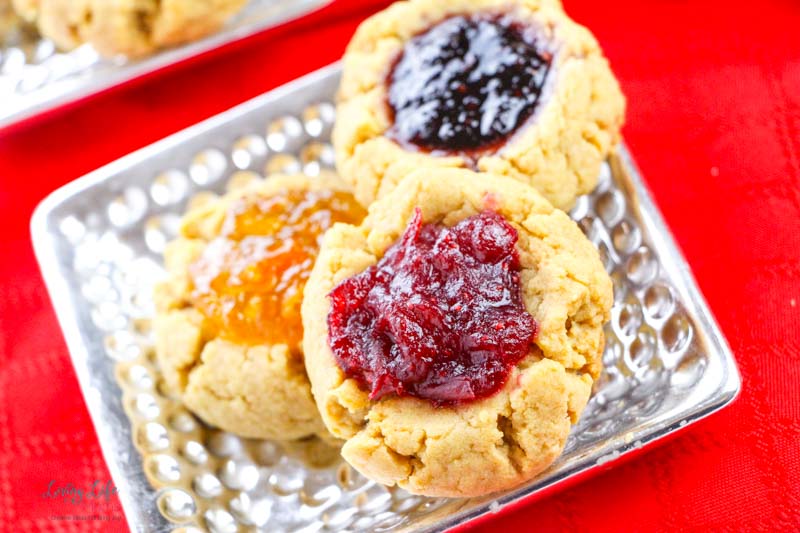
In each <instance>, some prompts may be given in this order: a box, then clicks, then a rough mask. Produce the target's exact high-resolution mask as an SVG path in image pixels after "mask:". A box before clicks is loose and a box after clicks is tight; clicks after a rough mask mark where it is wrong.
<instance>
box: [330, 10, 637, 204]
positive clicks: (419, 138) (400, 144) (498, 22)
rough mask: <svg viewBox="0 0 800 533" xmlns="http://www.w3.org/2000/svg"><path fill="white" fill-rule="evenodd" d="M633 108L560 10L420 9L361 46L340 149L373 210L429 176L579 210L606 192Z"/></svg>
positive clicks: (383, 22) (350, 75)
mask: <svg viewBox="0 0 800 533" xmlns="http://www.w3.org/2000/svg"><path fill="white" fill-rule="evenodd" d="M624 107H625V103H624V97H623V96H622V93H621V92H620V89H619V85H618V84H617V82H616V80H615V78H614V75H613V73H612V72H611V70H610V68H609V66H608V62H607V61H606V59H605V58H604V57H603V54H602V51H601V50H600V48H599V45H598V44H597V42H596V41H595V39H594V38H593V37H592V35H591V33H589V31H588V30H586V29H585V28H583V27H582V26H579V25H577V24H576V23H574V22H573V21H572V20H570V19H569V18H568V17H567V15H566V14H565V13H564V12H563V11H562V9H561V7H560V5H559V4H558V3H557V2H553V1H542V2H541V3H537V2H530V1H522V0H514V1H511V2H508V1H500V0H477V1H472V0H452V1H442V2H438V3H436V2H430V1H425V0H411V1H408V2H398V3H396V4H394V5H393V6H391V7H390V8H389V9H387V10H385V11H383V12H381V13H378V14H377V15H375V16H373V17H371V18H370V19H368V20H367V21H365V22H364V23H363V24H362V25H361V27H360V28H359V29H358V31H357V32H356V35H355V37H354V38H353V40H352V42H351V43H350V46H349V47H348V50H347V53H346V55H345V58H344V72H343V77H342V85H341V89H340V93H339V106H338V120H337V123H336V126H335V129H334V134H333V135H334V146H335V148H336V152H337V164H338V168H339V171H340V174H341V175H342V177H343V178H344V179H345V180H347V181H349V182H350V183H351V184H353V185H354V187H355V192H356V197H357V198H358V199H359V201H361V202H362V203H364V204H369V203H371V202H373V201H374V200H376V199H377V198H380V197H382V196H384V195H385V194H387V193H389V192H391V190H392V189H393V188H394V187H395V186H396V185H397V183H398V182H399V181H400V180H401V179H402V178H403V177H404V176H405V175H406V174H408V173H409V171H411V170H414V169H416V168H419V167H424V166H428V167H467V168H472V169H475V170H483V171H491V172H492V173H494V174H500V175H506V176H509V177H512V178H514V179H517V180H519V181H523V182H526V183H529V184H531V185H533V186H534V187H535V188H536V189H537V190H538V191H539V192H540V193H541V194H543V195H544V196H545V197H546V198H547V199H548V200H550V201H551V202H552V203H553V204H554V205H555V206H556V207H559V208H562V209H568V208H569V207H571V206H572V204H573V203H574V201H575V199H576V198H577V197H578V196H580V195H581V194H585V193H587V192H590V191H591V190H592V189H593V188H594V186H595V184H596V183H597V179H598V175H599V172H600V165H601V163H602V161H603V160H604V159H605V158H606V157H607V156H608V155H609V153H610V152H611V151H612V150H613V149H614V147H615V145H616V144H617V142H618V140H619V130H620V127H621V125H622V122H623V117H624Z"/></svg>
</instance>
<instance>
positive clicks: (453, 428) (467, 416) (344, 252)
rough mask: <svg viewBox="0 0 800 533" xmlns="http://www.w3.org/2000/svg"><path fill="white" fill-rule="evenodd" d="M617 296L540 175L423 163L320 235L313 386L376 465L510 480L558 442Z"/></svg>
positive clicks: (520, 477) (447, 481)
mask: <svg viewBox="0 0 800 533" xmlns="http://www.w3.org/2000/svg"><path fill="white" fill-rule="evenodd" d="M612 301H613V297H612V287H611V280H610V278H609V276H608V275H607V273H606V272H605V270H604V268H603V266H602V264H601V262H600V259H599V256H598V252H597V250H596V249H595V248H594V246H593V245H592V244H591V243H590V242H589V241H588V240H587V239H586V237H585V236H584V235H583V234H582V233H581V231H580V229H579V228H578V227H577V225H576V224H575V223H574V222H573V221H571V220H570V219H569V217H567V215H566V214H564V213H563V212H562V211H560V210H557V209H555V208H554V207H553V206H552V205H551V204H550V203H549V202H548V201H547V200H545V199H544V198H543V197H542V196H541V195H540V194H538V193H537V192H536V191H535V190H534V189H533V188H531V187H530V186H528V185H525V184H523V183H520V182H519V181H516V180H513V179H510V178H508V177H504V176H499V175H490V174H478V173H474V172H471V171H469V170H465V169H442V168H438V169H437V168H428V169H421V170H419V171H416V172H413V173H412V174H410V175H409V176H408V177H407V178H406V179H404V180H403V181H402V182H401V183H400V184H399V185H398V186H397V187H396V188H395V189H394V190H393V191H392V192H391V193H388V194H387V195H386V196H385V197H383V198H382V199H381V200H378V201H377V202H375V203H374V204H372V206H371V207H370V208H369V214H368V216H367V217H366V219H364V222H363V223H362V224H361V225H359V226H354V225H347V224H339V225H336V226H334V227H333V228H332V229H331V230H329V231H328V233H327V234H326V236H325V239H324V241H323V244H322V248H321V250H320V254H319V257H318V259H317V262H316V264H315V266H314V269H313V271H312V273H311V277H310V278H309V281H308V284H307V286H306V294H305V298H304V301H303V308H302V316H303V325H304V328H305V337H304V342H303V346H304V352H305V358H306V359H305V361H306V368H307V370H308V375H309V379H310V380H311V386H312V392H313V395H314V398H315V400H316V402H317V406H318V407H319V410H320V413H321V415H322V420H323V422H324V423H325V425H326V426H327V428H328V430H329V431H330V432H331V433H332V434H333V435H334V436H336V437H339V438H341V439H344V440H345V441H346V442H345V444H344V447H343V449H342V455H343V457H344V458H345V459H346V460H347V461H348V462H349V463H350V464H351V465H353V466H354V467H355V468H356V469H358V470H359V471H360V472H361V473H363V474H364V475H365V476H367V477H369V478H371V479H374V480H376V481H379V482H381V483H384V484H386V485H399V486H400V487H402V488H404V489H406V490H408V491H410V492H413V493H417V494H424V495H429V496H453V497H472V496H478V495H482V494H487V493H490V492H494V491H498V490H503V489H507V488H510V487H513V486H516V485H518V484H520V483H523V482H525V481H527V480H530V479H532V478H533V477H534V476H536V475H537V474H538V473H539V472H541V471H542V470H543V469H545V468H547V466H549V465H550V464H551V463H552V462H553V461H554V460H555V459H556V458H557V457H558V456H559V454H560V453H561V451H562V449H563V447H564V445H565V443H566V439H567V436H568V434H569V432H570V428H571V425H572V424H573V423H575V422H576V421H577V420H578V417H579V416H580V413H581V411H582V409H583V408H584V406H585V405H586V403H587V401H588V399H589V396H590V393H591V389H592V384H593V380H594V379H596V378H597V376H598V375H599V372H600V369H601V355H602V351H603V345H604V336H603V325H604V324H605V323H606V321H607V320H608V319H609V316H610V309H611V305H612Z"/></svg>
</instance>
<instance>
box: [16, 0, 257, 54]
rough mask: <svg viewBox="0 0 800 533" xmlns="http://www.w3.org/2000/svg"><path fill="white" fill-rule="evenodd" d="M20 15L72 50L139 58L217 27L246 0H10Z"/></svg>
mask: <svg viewBox="0 0 800 533" xmlns="http://www.w3.org/2000/svg"><path fill="white" fill-rule="evenodd" d="M13 1H14V7H15V9H16V10H17V12H18V13H20V15H21V16H23V17H24V18H25V19H26V20H28V21H29V22H32V23H35V24H36V25H37V26H38V28H39V31H40V32H41V33H42V35H44V36H45V37H48V38H50V39H52V40H53V41H54V42H55V43H56V45H57V46H58V47H59V48H61V49H65V50H70V49H72V48H75V47H76V46H80V45H81V44H83V43H91V44H92V46H94V48H95V49H96V50H97V51H98V52H99V53H100V54H101V55H104V56H115V55H120V54H121V55H125V56H128V57H141V56H145V55H148V54H151V53H153V52H154V51H156V50H158V49H160V48H165V47H169V46H174V45H177V44H182V43H185V42H189V41H193V40H196V39H199V38H201V37H203V36H205V35H208V34H210V33H213V32H215V31H217V30H219V29H220V28H221V27H222V25H223V24H225V22H226V21H227V20H228V19H229V18H230V17H231V16H233V15H234V14H236V13H237V12H238V11H239V10H240V9H241V8H242V7H243V6H244V5H245V4H246V3H247V0H161V1H156V0H13Z"/></svg>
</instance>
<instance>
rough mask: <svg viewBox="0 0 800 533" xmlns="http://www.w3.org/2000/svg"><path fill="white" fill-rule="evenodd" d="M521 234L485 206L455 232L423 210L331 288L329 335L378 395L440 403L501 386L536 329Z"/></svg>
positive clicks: (352, 373) (345, 363)
mask: <svg viewBox="0 0 800 533" xmlns="http://www.w3.org/2000/svg"><path fill="white" fill-rule="evenodd" d="M517 238H518V236H517V231H516V230H515V229H514V228H513V227H512V226H511V225H510V224H509V223H508V222H506V220H505V219H504V218H503V217H502V216H500V215H499V214H497V213H495V212H493V211H484V212H482V213H480V214H478V215H475V216H472V217H469V218H467V219H465V220H462V221H461V222H459V223H458V224H456V225H455V226H453V227H451V228H446V227H444V226H440V225H436V224H422V216H421V214H420V211H419V209H417V210H416V212H415V214H414V217H413V219H412V220H411V222H410V223H409V225H408V228H406V231H405V233H404V234H403V236H402V238H401V239H400V240H399V241H398V242H397V243H395V244H394V245H392V246H391V247H390V248H389V249H388V250H387V251H386V254H385V255H384V256H383V257H382V258H381V259H380V261H378V263H377V264H376V265H373V266H371V267H369V268H368V269H367V270H365V271H364V272H362V273H360V274H357V275H355V276H353V277H351V278H348V279H346V280H344V281H342V282H341V283H339V285H337V286H336V287H335V288H334V289H333V291H331V294H330V297H331V311H330V313H329V314H328V331H329V337H328V341H329V343H330V346H331V349H332V351H333V354H334V356H335V357H336V360H337V361H338V363H339V366H340V368H342V370H343V371H344V373H345V374H346V375H347V376H348V377H351V378H354V379H356V380H357V381H358V382H359V383H360V384H361V385H362V386H363V387H365V388H368V389H369V390H370V398H372V399H379V398H382V397H384V396H387V395H392V394H394V395H397V396H415V397H417V398H424V399H427V400H430V401H432V402H434V403H435V404H437V405H445V404H448V405H451V404H456V403H461V402H468V401H471V400H475V399H478V398H485V397H487V396H490V395H492V394H493V393H495V392H497V391H498V390H499V389H500V388H501V387H502V386H503V384H504V383H505V382H506V380H507V379H508V374H509V372H510V370H511V368H512V367H513V366H514V365H515V364H516V363H518V362H519V361H520V360H521V359H522V358H523V357H525V356H526V355H527V354H528V353H529V352H530V349H531V343H532V342H533V341H534V338H535V336H536V331H537V325H536V322H535V321H534V319H533V317H532V316H531V315H530V314H529V313H528V312H527V310H526V309H525V305H524V303H523V301H522V294H521V291H520V277H519V271H520V263H519V254H518V253H517V250H516V247H515V244H516V242H517Z"/></svg>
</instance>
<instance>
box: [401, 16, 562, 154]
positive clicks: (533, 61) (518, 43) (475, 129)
mask: <svg viewBox="0 0 800 533" xmlns="http://www.w3.org/2000/svg"><path fill="white" fill-rule="evenodd" d="M550 61H551V54H550V53H548V52H545V51H543V50H542V49H541V46H539V44H538V43H537V40H536V36H535V35H534V31H533V30H532V29H530V28H525V27H523V26H522V25H520V24H517V23H514V22H512V21H511V20H510V19H509V18H508V17H502V16H490V15H473V16H455V17H451V18H448V19H446V20H444V21H443V22H441V23H439V24H437V25H436V26H434V27H433V28H431V29H430V30H428V31H427V32H425V33H422V34H420V35H418V36H416V37H414V38H413V39H411V40H410V41H408V42H407V43H406V45H405V48H404V49H403V53H402V55H401V56H400V58H399V59H398V61H397V64H396V65H395V67H394V69H393V71H392V72H391V74H390V76H389V80H388V84H389V106H390V107H391V109H392V111H393V112H394V125H393V126H392V128H391V129H390V131H389V135H390V136H391V137H393V138H395V139H396V140H398V141H400V142H403V143H410V144H413V145H416V146H418V147H419V148H421V149H423V150H429V151H434V150H436V151H447V152H476V151H482V150H489V149H492V148H495V147H496V146H497V145H498V144H499V143H501V142H502V141H504V140H505V139H507V138H508V137H509V136H510V135H511V134H512V133H514V131H516V130H517V128H519V127H520V126H521V125H522V124H523V123H524V122H525V121H526V120H527V119H528V118H529V117H530V116H531V115H532V114H533V112H534V110H535V108H536V104H537V102H538V101H539V98H540V96H541V92H542V87H543V86H544V82H545V78H546V77H547V72H548V70H549V67H550Z"/></svg>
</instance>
